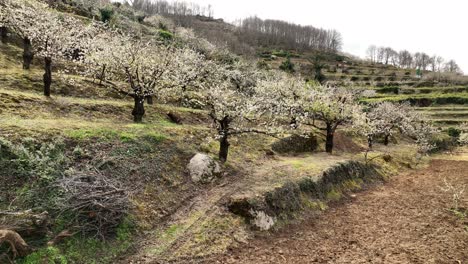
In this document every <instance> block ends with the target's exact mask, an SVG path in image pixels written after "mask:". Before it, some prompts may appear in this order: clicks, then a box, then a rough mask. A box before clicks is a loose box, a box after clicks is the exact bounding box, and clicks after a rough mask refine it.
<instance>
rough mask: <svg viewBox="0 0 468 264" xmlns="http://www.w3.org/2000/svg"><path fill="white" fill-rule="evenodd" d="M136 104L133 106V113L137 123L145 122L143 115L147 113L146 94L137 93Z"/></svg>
mask: <svg viewBox="0 0 468 264" xmlns="http://www.w3.org/2000/svg"><path fill="white" fill-rule="evenodd" d="M133 98H134V100H135V106H134V107H133V111H132V115H133V121H134V122H135V123H141V122H143V116H144V115H145V96H139V95H135V97H133Z"/></svg>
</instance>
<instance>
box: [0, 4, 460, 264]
mask: <svg viewBox="0 0 468 264" xmlns="http://www.w3.org/2000/svg"><path fill="white" fill-rule="evenodd" d="M15 1H19V0H13V1H12V3H22V2H21V1H20V2H15ZM101 2H102V3H103V5H98V4H96V3H95V2H93V1H91V2H87V1H81V2H79V1H56V2H54V3H55V4H54V5H52V7H50V6H48V5H45V4H43V3H41V2H37V1H36V0H27V2H24V3H25V6H22V5H16V6H15V5H12V6H8V8H10V9H8V12H9V13H8V14H9V15H11V17H14V18H15V20H13V19H11V17H7V18H8V19H10V20H8V19H5V20H6V21H7V22H5V24H0V28H8V32H9V34H8V35H7V40H6V41H2V42H1V43H0V194H1V195H0V263H24V264H36V263H38V264H39V263H103V264H104V263H122V264H123V263H213V262H215V261H217V262H220V263H237V262H239V260H240V259H246V261H247V260H250V261H251V262H252V263H261V262H262V261H263V262H265V261H268V258H269V257H271V259H275V260H274V261H278V259H282V260H285V259H284V256H283V254H282V253H280V251H278V254H279V255H277V254H276V253H275V254H272V255H271V256H268V255H269V254H268V253H265V252H268V251H269V250H270V247H269V245H268V243H264V241H262V240H263V239H265V240H267V241H269V239H270V238H269V236H270V234H271V236H272V237H271V238H272V240H271V241H274V243H275V245H281V243H283V242H284V240H283V238H284V237H288V239H290V236H291V234H290V233H289V234H286V235H284V234H285V233H288V231H287V230H289V229H290V228H291V227H294V226H295V225H299V226H301V227H304V226H303V224H310V223H311V225H314V224H313V223H317V225H318V226H320V229H321V230H319V232H318V234H319V236H318V238H317V239H319V241H318V244H321V243H322V242H324V241H325V240H326V244H327V245H328V246H330V248H332V245H331V244H333V243H334V242H336V241H335V240H327V239H329V238H330V237H332V235H329V234H328V233H327V230H328V229H329V228H333V227H330V226H328V225H327V224H326V222H327V221H328V220H327V219H335V220H337V221H341V220H342V221H355V220H363V219H367V221H369V222H372V220H373V218H372V215H371V216H369V215H367V216H366V215H361V214H359V213H360V210H361V208H362V210H363V211H364V212H369V214H378V213H379V212H378V210H377V209H379V210H385V208H383V207H385V205H386V204H389V203H390V201H389V199H391V198H389V197H392V195H394V194H395V193H397V192H398V191H401V193H402V197H399V198H398V199H401V200H395V201H405V202H408V199H409V200H411V201H414V200H416V199H422V200H424V199H426V200H427V201H430V202H431V203H430V204H431V207H428V206H429V205H427V206H425V207H422V208H423V209H424V210H425V212H427V211H442V213H440V214H434V215H435V217H436V218H437V219H436V220H437V221H440V223H442V226H444V228H445V226H447V225H453V226H455V227H456V228H455V229H454V230H463V229H466V223H465V222H466V221H465V222H464V220H463V219H465V218H466V210H465V207H464V205H465V202H466V201H465V200H466V199H465V198H460V206H459V207H458V206H457V207H450V206H452V204H451V202H452V200H450V198H446V197H445V196H446V195H445V194H447V195H448V196H450V195H449V194H448V193H445V192H443V191H440V190H432V189H430V187H431V186H436V185H437V186H439V185H441V184H443V180H442V178H441V177H442V176H440V175H439V174H437V173H438V172H439V170H442V169H444V170H445V168H446V167H447V166H449V167H450V166H451V165H454V166H455V165H456V167H454V168H452V169H453V171H454V173H457V174H458V173H460V174H463V173H464V171H463V170H461V169H460V166H463V164H465V163H466V161H460V162H459V163H457V164H455V163H456V162H455V161H449V160H448V159H449V154H446V153H444V152H442V153H441V154H438V155H439V156H437V157H438V158H439V159H441V160H444V162H441V163H439V162H438V161H431V159H432V158H431V157H430V156H429V155H430V154H435V153H436V152H440V151H450V152H452V151H453V156H452V157H451V159H460V160H466V155H465V154H466V153H465V152H466V150H465V149H464V148H463V147H461V145H462V144H464V143H466V142H464V141H463V138H464V137H465V138H466V135H467V133H468V131H467V128H466V127H464V126H463V125H464V123H465V122H466V121H468V106H467V105H468V104H467V100H468V86H465V84H461V83H449V82H445V81H433V80H427V79H424V80H421V79H419V78H417V77H416V72H415V70H406V69H405V70H402V69H399V68H396V67H393V66H388V65H381V64H371V63H368V62H365V61H362V60H359V59H356V58H353V57H350V56H347V55H344V54H340V53H337V52H333V51H329V50H328V51H324V50H321V51H317V50H308V49H302V50H299V49H297V50H285V49H283V50H282V49H281V45H279V46H278V45H274V46H271V47H265V46H255V45H252V43H251V42H250V43H247V42H245V41H243V40H242V36H241V35H239V32H238V31H237V29H236V28H235V27H234V26H233V25H229V24H226V23H224V22H223V21H222V20H217V19H213V18H211V17H209V16H208V17H207V16H190V17H189V18H185V19H184V20H183V22H184V23H188V25H191V26H188V25H187V27H178V26H175V25H174V24H172V23H174V17H172V18H171V16H157V17H152V18H151V17H146V16H145V15H144V14H142V13H141V12H140V11H135V10H134V9H132V8H131V7H130V6H128V5H125V4H118V3H114V4H109V3H107V1H101ZM101 2H100V3H101ZM136 2H138V1H136ZM79 3H91V6H87V7H84V6H81V5H79ZM28 5H30V6H28ZM28 7H29V8H30V9H26V8H28ZM31 7H33V8H31ZM0 8H3V6H2V5H0ZM4 10H7V9H0V11H4ZM24 10H26V11H24ZM23 12H24V13H23ZM0 14H1V15H3V14H6V12H5V13H0ZM18 14H19V15H18ZM25 14H26V15H25ZM31 14H32V15H31ZM2 18H3V17H0V22H1V21H3V20H2ZM23 19H24V21H23ZM179 19H180V18H179ZM171 20H172V22H171ZM31 21H34V22H37V23H36V25H41V26H38V27H35V26H33V25H32V24H31V23H30V22H31ZM102 21H105V23H103V22H102ZM23 22H24V23H23ZM2 23H3V22H2ZM3 25H6V27H3ZM189 27H193V31H194V32H195V34H193V32H191V30H190V29H189ZM29 31H33V33H30V32H29ZM38 32H40V33H42V34H38ZM51 32H52V33H51ZM70 32H71V33H70ZM28 34H29V35H28ZM44 36H45V37H44ZM27 39H29V40H32V41H30V43H29V45H31V47H30V48H31V50H33V51H34V52H35V53H34V59H33V60H32V63H31V65H29V66H30V67H29V69H26V68H27V67H25V64H26V63H25V57H27V54H26V56H24V55H25V52H24V47H28V44H27V41H26V40H27ZM41 41H42V42H41ZM44 43H45V44H44ZM222 43H229V45H222ZM41 44H42V46H41ZM280 44H282V43H280ZM54 49H55V52H52V51H50V50H54ZM288 57H289V58H290V59H291V62H292V63H293V64H294V65H295V72H293V73H285V72H284V71H279V70H278V68H279V67H280V65H281V64H282V63H283V62H284V61H285V60H286V59H287V58H288ZM317 58H320V63H321V64H322V66H323V67H322V73H323V74H324V75H325V78H326V80H325V81H324V85H321V84H320V83H318V82H314V81H312V80H313V77H314V76H313V74H312V73H311V72H313V70H314V59H315V60H316V59H317ZM49 60H50V61H51V63H47V62H48V61H49ZM306 80H307V81H308V82H307V83H306ZM48 81H50V82H48ZM325 82H326V84H327V85H325ZM47 85H50V91H49V92H50V94H49V95H47V94H46V93H45V92H46V89H45V87H46V86H47ZM369 91H375V93H374V92H369ZM381 102H410V104H411V105H413V106H414V107H415V108H413V107H411V106H408V105H405V104H384V103H381ZM374 103H376V104H374ZM387 107H389V108H387ZM382 109H383V110H382ZM386 109H393V110H392V111H391V112H388V111H387V112H385V114H384V115H382V114H379V111H386ZM420 113H423V114H424V115H420ZM372 114H373V115H372ZM426 115H427V116H428V117H429V119H430V120H428V118H426V117H425V116H426ZM395 120H396V121H395ZM431 120H432V122H431ZM382 124H383V127H382ZM439 127H440V128H442V129H438V128H439ZM458 147H460V148H458ZM463 162H465V163H463ZM460 164H461V165H460ZM426 174H429V175H430V178H429V180H430V181H424V179H423V177H422V176H421V175H426ZM449 174H450V173H449ZM413 175H414V177H413ZM443 176H444V177H446V178H448V179H449V180H450V181H451V182H452V180H453V181H454V182H455V183H456V184H457V186H458V184H465V183H466V180H465V179H466V178H467V177H465V179H464V178H463V177H462V178H459V177H454V175H448V174H447V173H445V174H443ZM455 176H457V175H455ZM419 183H424V186H422V189H421V188H420V184H419ZM402 187H404V188H402ZM431 191H432V192H434V196H435V197H437V199H445V200H444V202H441V203H432V202H433V199H435V198H433V197H432V198H427V197H426V196H424V195H423V194H424V193H426V192H431ZM379 195H380V196H379ZM361 196H362V199H363V203H362V204H361V203H359V204H357V205H356V206H358V207H356V208H357V209H355V211H352V212H353V215H354V213H356V218H355V219H351V218H346V216H344V215H346V212H348V211H346V210H347V209H346V208H347V207H348V206H350V207H352V206H354V205H353V204H355V199H356V197H361ZM379 197H384V198H385V199H382V200H379ZM359 199H361V198H359ZM376 200H379V202H375V201H376ZM366 201H369V202H368V203H366ZM387 201H388V203H387ZM392 201H393V200H392ZM376 210H377V211H376ZM390 210H391V211H390ZM390 210H389V211H385V212H384V213H383V214H382V215H380V217H385V216H390V215H391V216H393V217H395V215H398V214H395V211H404V210H405V207H397V208H390ZM340 212H341V213H340ZM410 212H411V214H414V217H416V215H417V213H416V212H413V211H410ZM343 214H344V215H343ZM316 217H318V218H321V220H319V221H318V222H315V219H316ZM440 218H443V219H442V220H440ZM311 219H314V220H311ZM324 219H325V220H324ZM425 219H426V218H423V219H419V220H420V221H422V222H423V221H426V220H425ZM434 219H435V218H434ZM430 220H431V222H428V223H422V222H417V223H418V224H421V225H424V226H426V225H427V226H428V227H431V228H433V227H434V226H435V225H436V224H438V222H437V221H432V220H433V219H432V218H431V219H430ZM428 221H429V220H428ZM309 222H310V223H309ZM372 223H373V222H372ZM399 224H401V225H399V226H397V227H398V228H401V229H402V230H403V228H404V227H405V226H407V225H408V224H409V225H411V223H407V222H405V223H399ZM344 225H346V224H343V223H341V224H340V230H341V231H343V232H348V231H349V230H348V229H346V228H343V226H344ZM301 227H300V228H299V229H297V230H298V231H297V238H298V239H305V237H304V234H308V235H307V236H309V234H311V233H310V232H311V229H310V228H305V229H301ZM362 228H363V227H362V226H359V231H360V232H363V231H362V230H363V229H362ZM372 228H373V230H379V226H378V225H376V226H372ZM386 228H389V229H391V228H393V226H392V225H388V226H386ZM322 229H323V230H322ZM294 230H296V229H294ZM312 230H313V228H312ZM324 230H325V231H324ZM301 232H304V233H301ZM453 232H455V231H453ZM441 233H443V232H441ZM415 234H423V235H426V234H428V233H424V232H419V233H418V232H416V233H415ZM451 234H452V233H451ZM464 235H465V234H460V235H459V236H457V235H450V236H444V235H443V234H440V237H442V238H443V239H446V240H444V241H447V243H450V245H454V246H453V247H452V248H451V250H453V251H454V252H458V253H457V254H458V255H456V257H457V260H458V259H460V258H463V257H466V254H465V253H464V252H462V250H463V247H464V246H465V244H466V243H465V244H462V243H457V239H460V237H461V239H464ZM393 238H396V236H394V237H393ZM442 238H441V239H442ZM259 239H260V240H259ZM278 239H279V240H278ZM322 240H324V241H322ZM259 241H260V242H259ZM289 242H291V240H287V241H286V244H288V243H289ZM256 243H260V244H262V246H258V244H256ZM338 243H348V241H345V242H343V241H341V240H340V241H338ZM250 245H254V247H255V248H257V246H258V248H260V249H261V250H260V251H259V252H260V253H261V254H260V255H261V256H258V259H256V258H257V255H252V258H250V257H247V258H246V256H247V255H251V254H250V253H245V252H250V250H251V249H249V247H250ZM290 245H295V246H297V247H296V249H295V250H297V252H298V253H299V254H304V248H302V247H301V246H300V245H299V244H290ZM340 245H341V244H340ZM351 245H353V244H351ZM281 248H286V246H285V244H282V245H281ZM254 251H255V250H254ZM439 251H440V250H438V251H437V252H433V254H440V252H439ZM326 252H328V253H330V252H329V251H326ZM421 252H424V251H421ZM460 252H461V253H460ZM322 253H324V252H322ZM322 253H320V254H322ZM328 253H327V254H328ZM418 254H419V253H418ZM325 255H326V254H324V256H325ZM231 257H235V259H233V258H231ZM289 257H290V256H288V259H289V260H292V259H294V258H289ZM302 257H304V258H302ZM271 259H270V260H271ZM298 259H300V260H303V261H311V260H312V259H309V258H308V256H307V257H306V256H302V255H301V256H300V257H297V258H296V260H298ZM348 260H350V258H348ZM443 260H446V259H445V258H444V259H443ZM317 261H318V262H320V261H319V260H318V259H317Z"/></svg>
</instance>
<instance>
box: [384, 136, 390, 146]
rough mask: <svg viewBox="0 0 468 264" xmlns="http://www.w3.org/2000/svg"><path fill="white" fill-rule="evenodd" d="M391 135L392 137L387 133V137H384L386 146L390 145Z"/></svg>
mask: <svg viewBox="0 0 468 264" xmlns="http://www.w3.org/2000/svg"><path fill="white" fill-rule="evenodd" d="M389 137H390V135H385V137H384V145H385V146H388V143H389Z"/></svg>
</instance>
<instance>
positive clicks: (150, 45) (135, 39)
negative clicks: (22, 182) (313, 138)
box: [0, 0, 432, 162]
mask: <svg viewBox="0 0 468 264" xmlns="http://www.w3.org/2000/svg"><path fill="white" fill-rule="evenodd" d="M0 8H1V16H0V29H1V30H2V36H3V35H4V32H6V31H7V30H8V31H9V32H12V33H14V34H16V35H17V36H19V37H20V38H21V39H22V40H23V43H24V45H23V46H24V51H23V68H24V70H28V69H29V68H30V65H31V62H32V59H33V58H34V57H38V58H40V59H42V60H43V65H44V75H43V82H44V95H45V96H51V89H50V88H51V84H52V81H53V79H52V63H53V62H60V61H67V62H68V63H60V64H58V65H60V66H57V67H70V68H69V69H59V70H67V71H71V72H75V73H77V74H80V75H82V76H83V77H85V78H89V79H93V80H96V79H98V80H99V84H96V85H100V86H104V87H107V88H108V89H110V90H113V91H116V92H117V93H119V94H121V95H123V96H127V97H129V98H131V99H133V102H134V107H133V110H132V112H131V113H129V114H132V115H133V119H134V121H135V122H137V123H140V122H144V116H145V102H147V103H148V104H152V103H153V100H154V101H155V102H156V103H159V104H165V103H176V104H177V103H178V104H180V103H184V102H185V103H186V102H190V101H197V102H198V103H199V104H198V105H199V107H201V108H203V109H204V110H206V111H207V116H209V118H210V119H211V120H212V121H213V124H214V127H215V128H216V133H215V136H216V138H217V139H218V140H219V144H220V150H219V159H220V160H221V161H223V162H224V161H226V160H227V159H228V150H229V145H230V142H229V138H230V137H232V136H236V135H240V134H244V133H263V134H267V135H271V136H278V135H281V134H308V133H310V132H311V131H312V132H315V133H317V134H319V135H323V137H324V138H325V151H326V152H328V153H332V152H333V147H334V135H335V133H336V130H337V129H339V128H340V127H348V128H358V130H359V132H360V133H361V134H362V135H363V136H364V137H365V138H366V139H367V140H368V143H369V147H372V145H373V142H374V139H375V138H376V137H382V138H383V139H384V144H385V145H387V144H388V143H389V138H390V137H391V136H392V135H394V134H395V133H405V134H407V135H410V136H411V137H413V138H414V139H415V140H417V142H420V143H421V144H423V143H424V144H426V143H425V142H427V140H424V138H426V137H430V136H431V135H430V134H431V133H428V132H427V131H432V130H430V129H429V130H428V129H427V127H426V126H421V125H420V123H421V117H420V116H416V115H414V112H413V111H412V110H411V106H409V105H408V104H399V103H388V102H386V103H380V104H377V105H364V104H361V103H360V100H359V99H360V98H361V97H362V96H365V92H364V91H363V90H362V89H359V88H355V87H354V88H342V87H335V86H333V85H327V84H324V85H320V84H319V83H315V82H306V81H305V78H302V77H301V76H300V75H292V74H289V73H285V72H281V71H278V70H269V69H262V68H258V67H255V65H254V64H253V63H251V62H249V61H247V60H244V59H242V58H235V59H226V58H234V56H233V55H232V54H230V53H229V52H228V51H226V50H225V49H224V48H218V47H216V46H215V45H213V44H211V43H209V42H206V41H199V40H197V38H196V36H195V35H194V33H193V32H192V31H190V30H183V29H178V30H176V34H175V37H174V38H167V37H165V38H157V37H155V36H152V35H148V34H146V35H145V34H141V33H140V32H133V34H131V33H129V32H124V31H122V30H121V29H119V28H117V27H115V26H111V25H109V24H108V23H107V22H100V21H96V20H93V21H90V22H89V21H88V22H87V21H82V20H79V19H76V18H74V17H72V16H67V15H63V14H61V13H59V12H57V11H56V10H54V9H53V8H51V7H50V6H48V5H47V4H46V3H42V2H40V1H36V0H5V1H2V3H1V5H0ZM145 20H146V21H148V23H150V22H151V23H162V22H158V21H160V20H161V18H156V17H155V18H153V19H151V18H146V19H145ZM149 36H152V37H149ZM2 39H3V37H2ZM63 65H66V66H63ZM422 149H424V150H427V149H428V147H427V146H426V147H424V148H422Z"/></svg>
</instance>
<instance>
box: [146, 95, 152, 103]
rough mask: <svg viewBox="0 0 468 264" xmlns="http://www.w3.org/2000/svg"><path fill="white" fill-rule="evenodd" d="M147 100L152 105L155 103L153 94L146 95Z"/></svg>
mask: <svg viewBox="0 0 468 264" xmlns="http://www.w3.org/2000/svg"><path fill="white" fill-rule="evenodd" d="M146 102H147V103H148V104H149V105H152V104H153V96H152V95H148V96H147V97H146Z"/></svg>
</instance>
